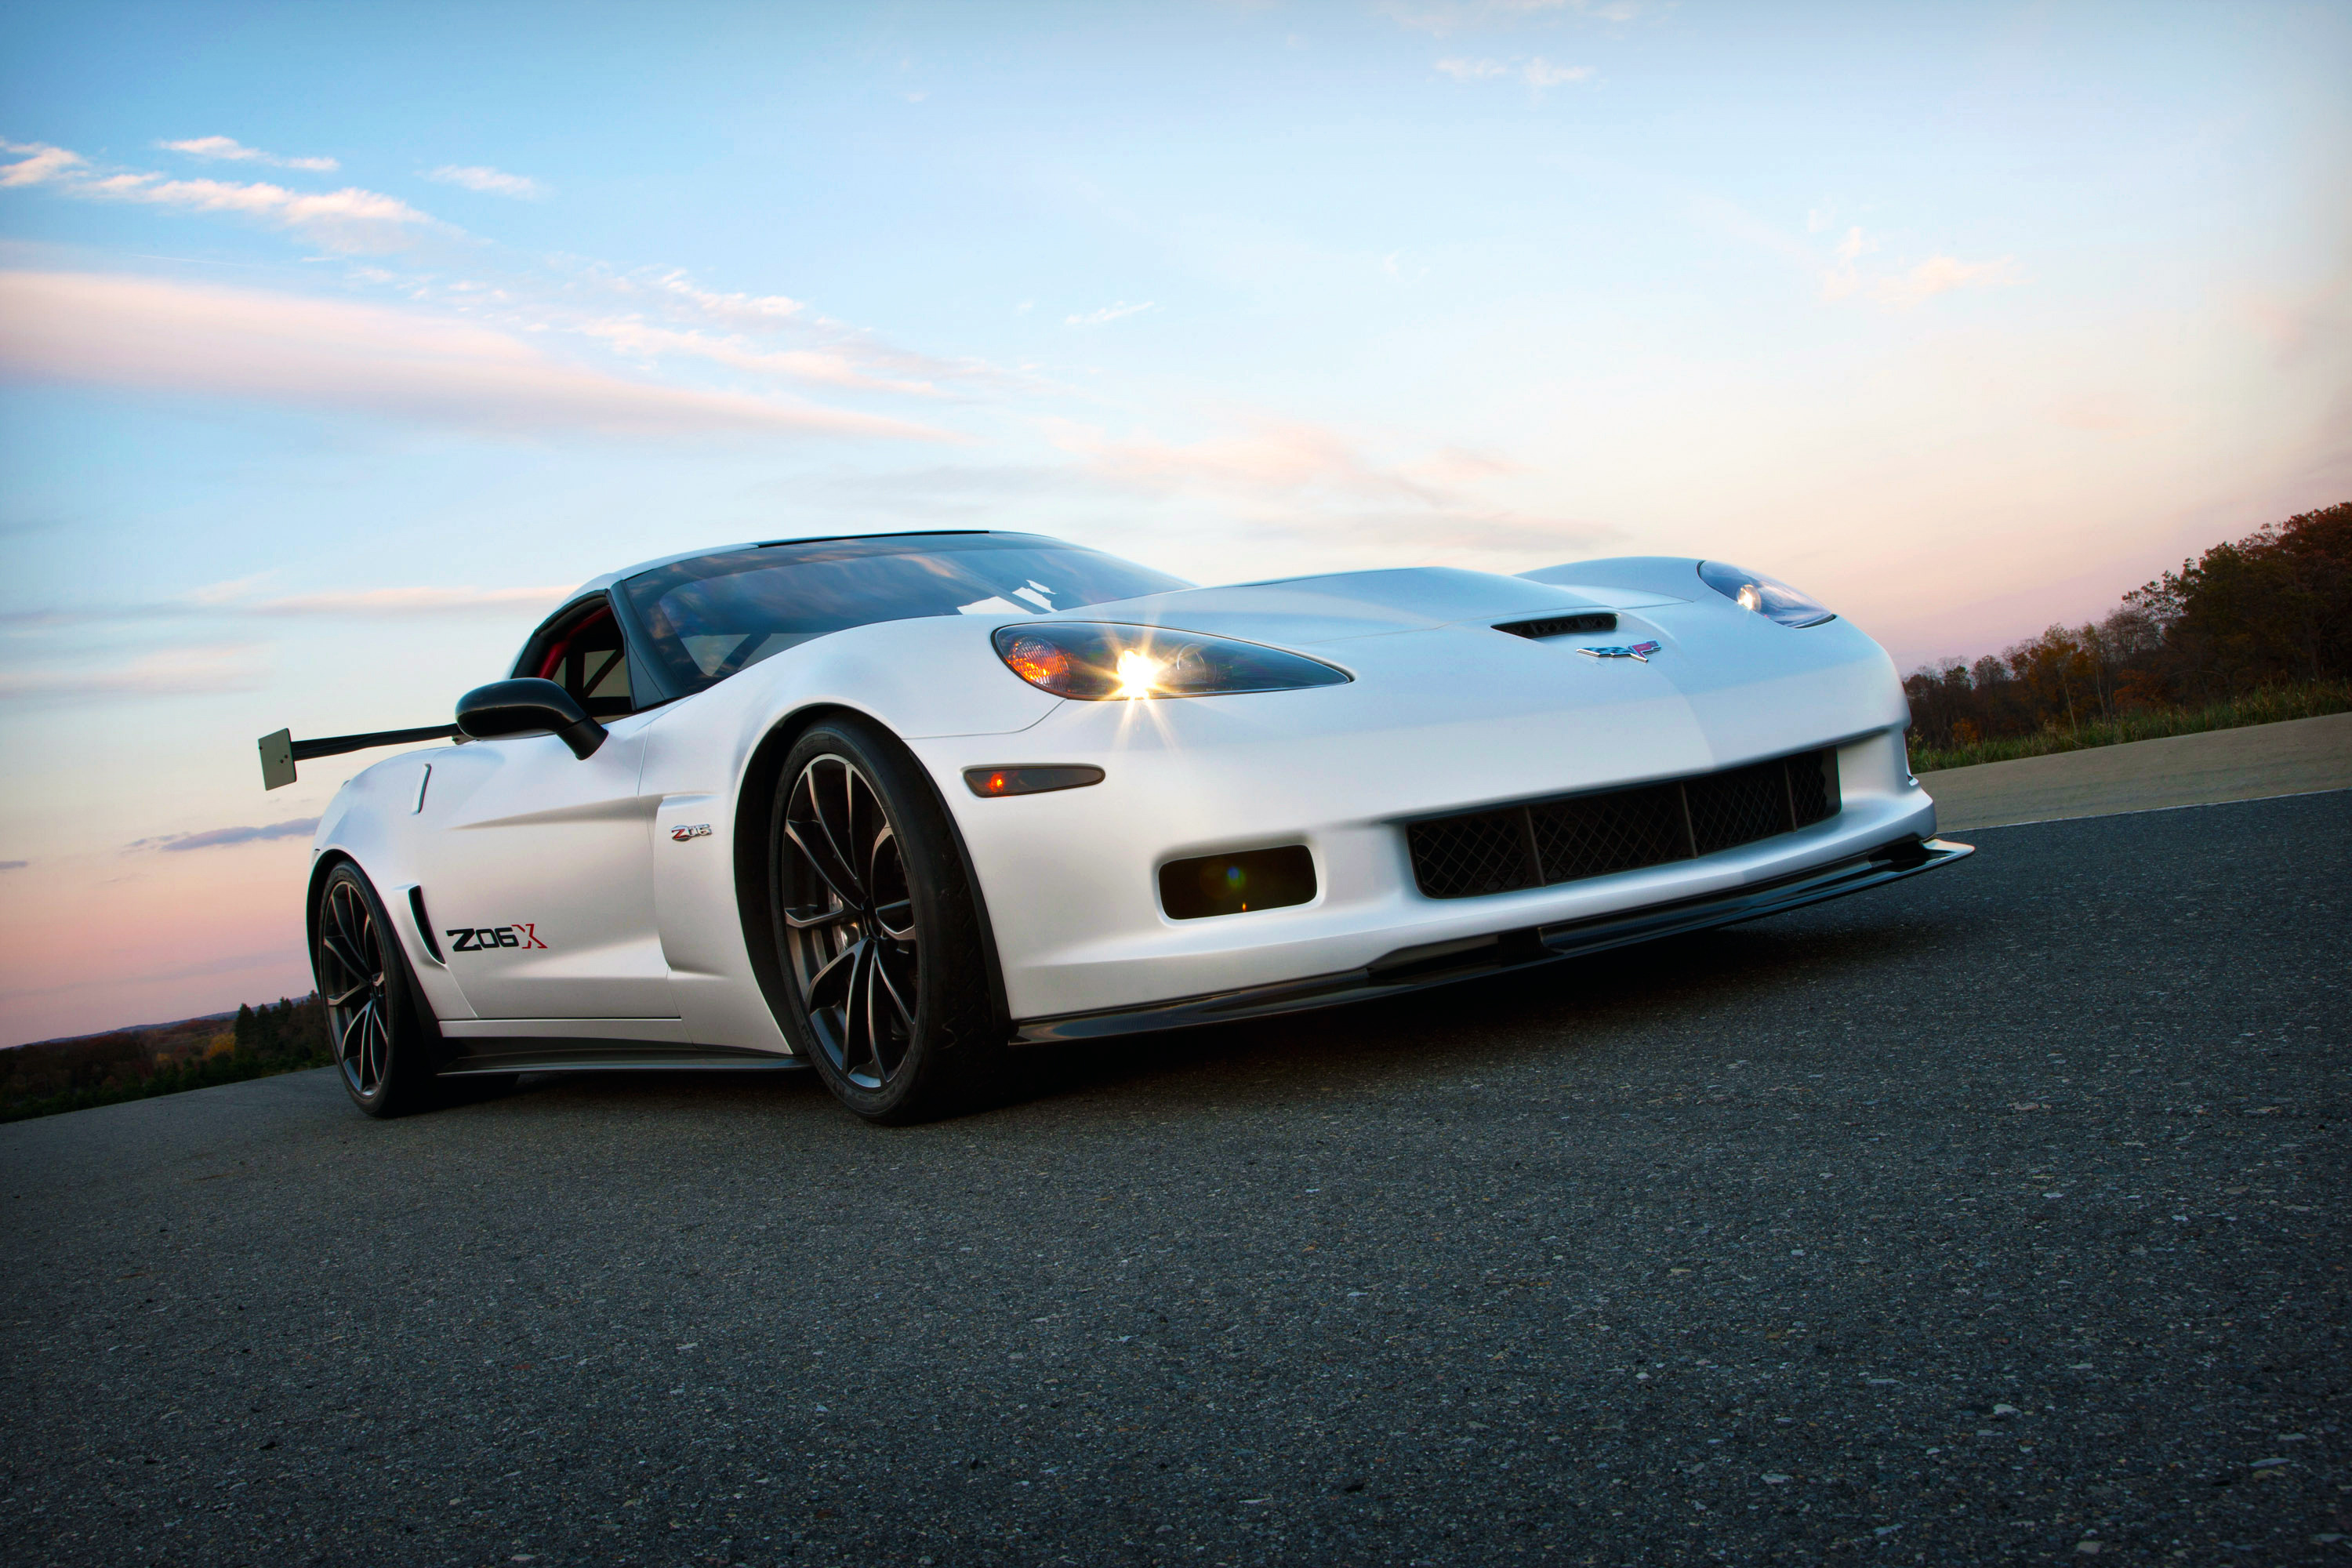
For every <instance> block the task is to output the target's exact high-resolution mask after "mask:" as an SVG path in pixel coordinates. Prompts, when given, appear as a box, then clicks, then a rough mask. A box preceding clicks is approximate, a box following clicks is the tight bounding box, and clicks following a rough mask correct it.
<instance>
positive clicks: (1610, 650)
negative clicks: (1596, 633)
mask: <svg viewBox="0 0 2352 1568" xmlns="http://www.w3.org/2000/svg"><path fill="white" fill-rule="evenodd" d="M1658 647H1659V645H1658V644H1656V643H1654V642H1637V643H1635V644H1634V645H1633V647H1580V648H1578V649H1577V650H1576V651H1577V652H1579V653H1580V654H1582V655H1583V656H1584V657H1585V658H1630V659H1632V660H1633V661H1634V662H1635V663H1636V664H1647V663H1649V662H1650V656H1651V655H1652V654H1654V653H1655V652H1657V651H1658Z"/></svg>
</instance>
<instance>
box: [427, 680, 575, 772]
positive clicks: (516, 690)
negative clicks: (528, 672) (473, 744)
mask: <svg viewBox="0 0 2352 1568" xmlns="http://www.w3.org/2000/svg"><path fill="white" fill-rule="evenodd" d="M457 728H458V729H459V730H460V731H463V732H464V733H465V734H467V735H468V736H470V737H472V738H473V739H474V740H477V741H495V740H497V739H499V737H500V736H503V735H530V734H537V733H539V732H540V731H549V730H551V731H554V732H555V734H556V736H557V738H558V739H560V740H561V741H562V742H563V743H564V744H565V745H567V746H569V747H571V748H572V755H573V756H575V757H587V756H592V755H593V754H594V753H595V751H596V748H597V747H599V746H601V745H603V744H604V725H602V724H599V723H598V722H596V721H595V720H593V719H592V718H590V717H589V716H588V710H586V709H585V708H583V707H581V706H580V700H579V699H578V698H576V697H574V696H572V693H570V692H569V691H566V690H564V689H563V688H562V687H561V686H558V685H557V684H555V682H553V681H552V680H493V681H491V682H490V683H489V684H488V686H477V687H476V688H474V689H473V690H471V691H468V692H467V693H466V695H465V696H463V697H460V698H459V699H457Z"/></svg>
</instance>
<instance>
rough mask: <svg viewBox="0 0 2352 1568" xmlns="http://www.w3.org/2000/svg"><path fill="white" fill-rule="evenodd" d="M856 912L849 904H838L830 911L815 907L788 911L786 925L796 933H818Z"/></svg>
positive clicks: (786, 912)
mask: <svg viewBox="0 0 2352 1568" xmlns="http://www.w3.org/2000/svg"><path fill="white" fill-rule="evenodd" d="M856 912H857V911H856V910H853V909H851V908H850V907H849V906H848V905H847V904H838V905H835V907H834V908H832V909H829V910H820V909H815V908H814V907H812V908H810V909H804V910H785V911H784V924H786V925H788V926H790V927H791V928H792V929H793V930H794V931H816V930H818V929H820V928H822V927H824V926H829V925H834V924H836V923H838V922H840V921H845V920H847V919H848V918H849V917H850V916H852V915H854V914H856Z"/></svg>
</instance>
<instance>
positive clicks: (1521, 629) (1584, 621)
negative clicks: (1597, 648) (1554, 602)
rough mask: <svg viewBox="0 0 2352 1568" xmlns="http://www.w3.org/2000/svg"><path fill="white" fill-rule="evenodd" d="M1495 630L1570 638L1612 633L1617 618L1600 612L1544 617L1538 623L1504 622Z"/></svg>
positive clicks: (1522, 634) (1531, 635) (1615, 626)
mask: <svg viewBox="0 0 2352 1568" xmlns="http://www.w3.org/2000/svg"><path fill="white" fill-rule="evenodd" d="M1495 629H1496V631H1498V632H1508V633H1510V634H1511V635H1512V636H1513V637H1580V636H1582V635H1583V634H1584V633H1586V632H1613V631H1615V630H1616V629H1617V617H1616V616H1612V615H1609V614H1607V613H1606V612H1602V613H1601V614H1597V615H1589V616H1545V617H1544V618H1543V619H1541V620H1539V621H1504V622H1502V623H1500V624H1499V625H1497V626H1496V627H1495Z"/></svg>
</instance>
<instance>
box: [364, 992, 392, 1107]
mask: <svg viewBox="0 0 2352 1568" xmlns="http://www.w3.org/2000/svg"><path fill="white" fill-rule="evenodd" d="M367 1013H368V1086H369V1087H370V1088H371V1089H373V1088H374V1087H375V1086H376V1085H377V1084H380V1083H382V1082H383V1075H384V1069H385V1068H389V1067H390V1066H391V1065H392V1027H391V1022H390V1020H388V1019H387V1018H385V1017H384V1016H383V999H382V998H380V997H374V996H371V997H369V998H368V1005H367Z"/></svg>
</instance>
